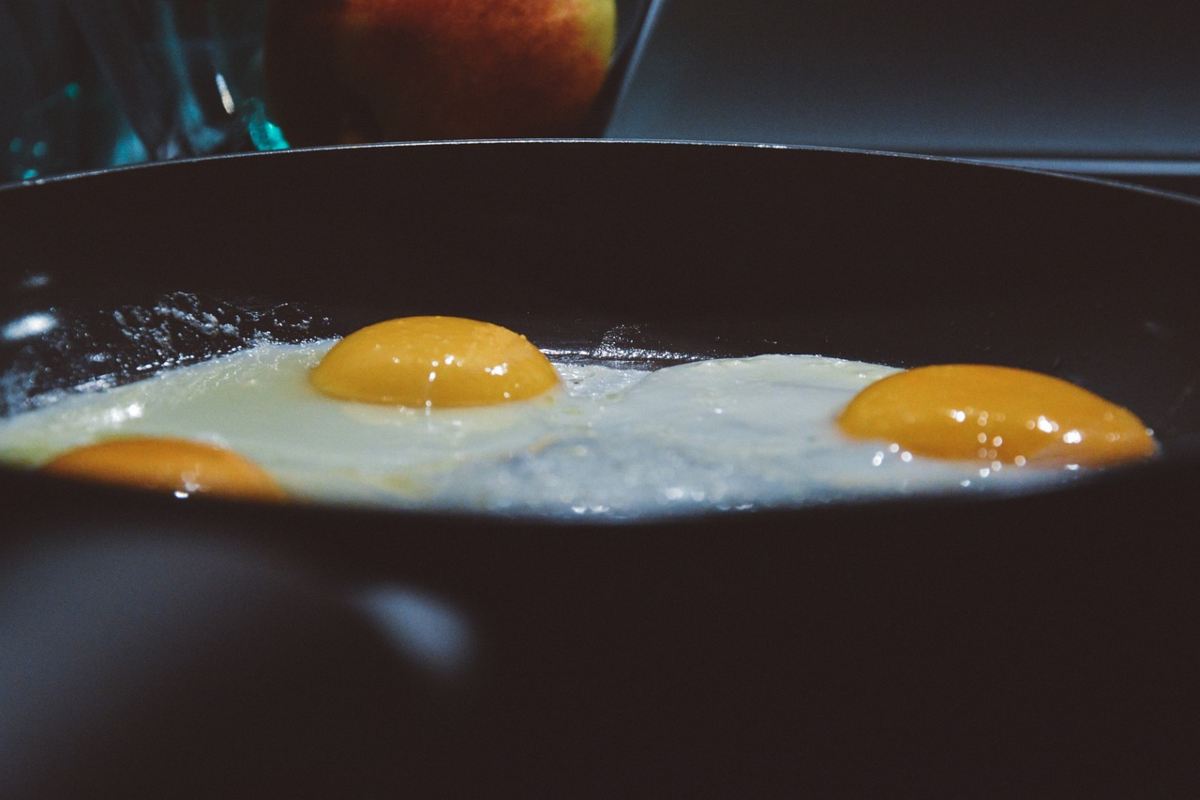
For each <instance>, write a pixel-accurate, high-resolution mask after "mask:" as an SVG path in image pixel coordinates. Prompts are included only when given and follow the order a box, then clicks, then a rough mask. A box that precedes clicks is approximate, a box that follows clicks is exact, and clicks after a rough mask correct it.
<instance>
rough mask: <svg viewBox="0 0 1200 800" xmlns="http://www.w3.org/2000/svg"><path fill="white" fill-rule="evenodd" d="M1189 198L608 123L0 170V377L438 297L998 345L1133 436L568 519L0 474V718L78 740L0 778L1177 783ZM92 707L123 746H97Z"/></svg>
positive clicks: (486, 783) (599, 787)
mask: <svg viewBox="0 0 1200 800" xmlns="http://www.w3.org/2000/svg"><path fill="white" fill-rule="evenodd" d="M168 198H169V199H170V202H166V199H168ZM1196 214H1197V209H1196V207H1195V206H1193V205H1190V204H1187V203H1182V202H1178V201H1173V200H1169V199H1165V198H1162V197H1158V196H1154V195H1151V194H1143V193H1131V192H1124V191H1121V190H1118V189H1114V188H1112V187H1108V186H1100V185H1095V184H1089V183H1081V182H1077V181H1070V180H1065V179H1061V178H1055V177H1047V176H1040V175H1029V174H1026V173H1021V172H1014V171H1009V170H996V169H988V168H981V167H970V166H964V165H960V164H952V163H944V162H938V161H926V160H920V159H905V158H891V157H881V156H867V155H862V154H853V153H830V152H821V151H803V150H791V151H788V150H771V149H758V148H727V147H702V146H665V145H621V144H615V143H604V142H600V143H595V142H593V143H559V144H540V145H539V144H507V145H504V144H487V145H443V146H414V147H385V148H358V149H346V150H332V151H325V152H307V153H303V152H293V153H284V154H279V155H273V156H263V157H259V156H255V157H249V158H244V159H232V160H220V161H210V162H198V163H191V164H174V165H167V166H164V167H156V168H149V169H137V170H131V171H128V172H123V173H113V174H108V175H104V176H100V177H97V178H86V179H78V180H68V181H63V182H61V183H57V184H55V183H49V184H47V185H45V186H41V187H34V188H32V189H18V190H10V191H3V192H0V216H2V218H3V219H5V220H6V224H8V225H9V231H10V232H9V238H8V246H9V249H10V253H11V254H12V257H10V258H9V259H6V260H5V262H4V263H3V264H0V276H2V277H0V279H2V280H3V281H4V283H5V285H6V286H8V287H10V289H9V292H8V294H6V295H5V297H4V301H3V302H4V305H3V307H2V308H3V312H4V318H3V322H4V324H5V326H6V327H5V330H10V331H14V332H21V331H25V332H26V333H25V335H23V336H20V337H10V338H9V339H8V340H6V341H5V342H4V344H3V350H2V351H0V359H2V360H0V365H3V366H2V367H0V368H4V369H7V368H9V367H10V366H11V365H12V364H13V363H14V362H15V361H19V360H20V359H21V358H28V357H29V354H30V353H32V354H34V355H37V354H39V353H40V354H42V355H45V356H47V357H51V356H53V357H54V358H56V359H58V360H59V361H60V362H61V359H62V356H63V355H64V354H65V355H66V356H68V357H69V356H70V355H71V354H72V351H73V349H72V348H70V347H67V348H66V349H65V350H63V351H56V350H55V349H54V347H53V346H51V347H50V349H49V350H45V349H39V348H45V347H47V344H48V343H51V336H50V332H49V331H48V330H46V329H45V324H46V323H47V322H48V321H49V320H54V321H59V320H65V319H67V318H68V317H69V316H70V315H71V314H76V313H83V312H84V311H86V309H92V310H93V313H95V312H94V310H95V309H96V308H112V307H114V306H119V305H121V304H133V303H147V302H152V301H153V300H154V298H155V297H158V296H160V295H161V294H162V293H168V292H176V291H188V292H194V293H196V294H197V295H206V296H210V297H217V298H221V299H225V300H231V299H233V298H240V297H246V296H257V297H258V298H259V300H260V301H262V302H264V303H266V304H267V305H270V304H272V303H276V302H279V301H280V300H281V299H288V300H291V301H294V302H298V303H308V304H314V303H315V304H319V305H323V306H326V307H328V308H329V309H330V310H331V316H333V311H334V310H338V315H337V316H336V318H337V319H338V320H339V324H341V321H344V324H345V325H347V326H348V327H354V326H357V325H358V324H360V323H362V322H367V321H374V320H375V319H378V318H379V317H380V316H391V315H393V314H394V313H398V312H399V313H408V312H414V313H415V312H429V311H434V310H437V311H442V312H444V313H457V314H467V315H473V316H480V317H483V318H487V319H494V320H496V321H497V322H501V323H503V324H506V325H508V326H510V327H513V328H517V329H524V330H527V331H528V333H529V334H530V336H531V338H535V339H537V338H545V339H546V340H547V341H554V340H557V341H559V342H561V343H563V345H564V346H569V345H570V344H571V343H572V339H571V336H570V335H569V333H567V332H570V331H572V330H573V329H574V330H575V331H576V332H575V334H574V336H575V339H574V343H575V344H581V345H582V349H587V348H588V347H594V346H595V345H597V344H598V343H603V341H604V337H605V334H606V333H609V332H613V331H617V332H618V335H621V333H620V332H622V331H623V332H624V333H623V335H625V336H626V337H632V339H631V342H632V343H634V344H637V343H640V344H642V345H644V346H646V347H648V348H652V349H666V350H671V349H678V350H680V351H682V352H699V353H706V354H713V355H717V354H738V353H744V352H746V351H751V352H761V351H762V348H763V343H764V342H771V343H772V345H773V346H778V347H779V349H784V350H790V351H793V352H813V351H815V352H826V353H830V354H832V355H845V356H853V357H858V358H863V359H866V360H874V361H880V362H884V363H897V364H902V365H914V364H918V363H928V362H934V361H947V360H962V359H967V360H981V361H985V362H991V363H1018V364H1020V365H1021V366H1026V367H1030V368H1034V369H1041V370H1044V371H1047V372H1051V373H1054V374H1058V375H1063V376H1066V377H1071V378H1072V379H1074V380H1077V381H1078V382H1080V383H1082V384H1083V385H1086V386H1088V387H1089V388H1093V389H1096V390H1097V391H1099V392H1100V393H1102V394H1105V395H1108V396H1111V397H1112V398H1113V399H1114V400H1117V401H1118V402H1121V403H1122V404H1123V405H1127V406H1129V407H1131V408H1135V409H1138V411H1139V412H1140V413H1142V414H1144V415H1145V417H1146V419H1147V421H1148V422H1149V423H1150V424H1152V425H1153V426H1154V427H1155V428H1156V430H1158V431H1160V434H1161V436H1162V439H1163V441H1164V445H1165V446H1166V454H1165V456H1164V458H1162V459H1161V460H1159V461H1157V462H1155V463H1153V464H1151V465H1149V466H1146V467H1144V468H1136V469H1130V470H1114V471H1112V472H1110V473H1108V474H1107V475H1106V476H1104V477H1102V478H1101V479H1100V480H1097V481H1094V482H1086V483H1083V484H1081V485H1080V486H1078V487H1075V488H1072V489H1071V490H1068V491H1056V492H1049V493H1040V494H1035V495H1030V496H1028V497H1023V498H1019V499H1015V500H1009V499H1006V500H1003V501H991V502H978V503H977V502H957V503H956V502H949V503H948V502H941V501H923V502H915V503H901V504H895V503H893V504H867V505H863V506H856V507H841V508H826V509H811V510H809V511H808V512H804V513H763V514H751V515H735V516H726V517H719V518H714V517H704V518H699V519H695V520H690V521H671V522H666V523H659V524H642V525H629V526H622V527H612V526H606V527H598V526H587V525H581V526H575V527H572V528H571V529H569V530H568V529H564V528H562V527H561V526H555V525H550V524H536V523H528V524H527V523H516V522H513V521H497V520H490V521H489V520H485V519H482V518H479V517H461V516H455V515H422V514H411V515H397V514H390V513H373V512H366V511H344V510H340V509H328V508H320V507H318V508H300V507H287V506H284V507H271V506H257V505H238V504H233V503H221V502H210V503H205V502H197V501H191V500H189V501H184V502H182V503H181V502H180V501H177V500H175V499H173V498H165V497H148V496H145V495H143V494H140V493H135V492H128V491H120V490H113V489H108V488H101V487H95V486H85V485H70V484H66V483H61V482H52V481H49V480H45V479H42V478H40V477H39V476H36V475H30V474H26V473H14V472H4V473H3V474H0V479H2V480H3V490H4V492H5V495H6V513H7V517H6V525H7V531H6V534H5V538H4V540H3V543H2V544H3V552H4V560H3V564H4V570H5V575H4V578H3V580H0V609H3V612H4V613H2V614H0V626H3V635H4V637H5V639H6V641H12V642H18V641H19V642H22V643H24V642H28V643H30V644H29V645H28V646H25V645H22V646H21V647H20V648H18V649H16V650H14V649H12V648H0V676H5V680H4V682H0V687H3V689H4V690H7V691H9V694H8V695H7V696H6V697H5V698H4V703H5V707H6V708H7V709H12V710H13V711H12V713H8V714H5V715H4V716H3V717H0V739H3V738H5V737H9V736H19V737H21V738H20V741H22V742H25V743H33V744H34V745H36V744H37V743H38V742H41V741H51V742H55V743H57V742H71V743H76V742H83V743H87V745H88V746H87V747H81V748H80V749H78V750H70V751H68V752H80V753H83V754H84V755H85V756H86V758H85V757H84V756H81V757H80V759H79V760H74V761H73V760H70V759H69V758H66V757H64V758H62V759H56V760H54V761H49V760H47V759H38V758H35V757H33V756H35V755H36V754H38V753H43V752H50V750H45V749H43V748H40V747H37V746H32V745H31V746H29V747H27V748H26V749H27V750H28V752H29V753H31V755H30V757H29V758H23V759H22V760H21V761H20V764H21V765H22V767H23V769H22V770H21V771H19V772H16V773H14V772H12V771H11V770H10V771H9V772H0V781H5V780H7V781H12V782H15V781H17V780H18V779H19V780H21V781H24V783H22V784H20V786H19V787H18V788H20V787H27V786H34V787H41V788H43V789H45V788H46V787H52V788H55V789H63V787H66V790H65V791H66V793H68V794H70V793H72V790H73V793H76V794H78V793H80V792H81V791H82V789H81V786H85V785H86V786H87V787H88V790H91V791H95V790H96V788H97V787H101V788H109V787H111V788H112V789H113V790H114V791H117V792H123V793H125V794H130V793H138V792H142V793H144V792H145V791H150V792H153V791H157V792H158V793H159V794H171V795H176V796H179V795H186V794H187V793H188V792H191V793H192V794H193V795H196V796H203V795H204V794H205V793H206V792H207V793H208V794H209V795H211V794H212V793H213V792H219V791H222V790H225V791H228V792H231V793H238V790H245V791H244V792H242V793H246V792H258V793H261V792H264V791H268V790H269V789H270V788H272V787H273V788H274V789H276V790H277V789H278V788H279V787H280V786H284V787H287V788H289V789H294V790H295V791H294V793H296V794H300V795H304V794H313V793H319V792H326V793H328V792H332V791H334V788H333V787H338V786H341V787H343V788H344V787H346V786H349V787H351V791H350V792H349V793H351V794H356V793H357V794H359V795H361V796H371V794H372V793H374V794H376V795H377V794H391V793H396V792H400V791H404V790H407V791H414V790H420V791H419V793H421V794H442V793H444V794H454V793H456V792H457V793H465V792H474V793H478V792H479V791H480V790H481V789H482V790H484V791H487V792H491V793H499V792H497V788H498V787H499V789H500V791H503V792H506V793H519V794H525V795H537V796H563V795H571V796H575V795H585V796H586V795H589V794H591V795H604V796H612V795H618V794H622V795H627V794H662V793H668V794H671V793H680V794H683V793H686V794H694V795H703V794H710V795H713V794H715V795H719V796H729V795H745V794H754V795H769V794H775V795H788V796H794V794H795V793H797V792H802V791H815V792H820V793H832V792H836V791H850V792H859V793H868V792H875V793H877V792H879V791H880V790H882V791H885V792H887V791H894V790H896V789H897V788H900V790H901V791H911V792H912V793H916V794H935V793H936V794H966V795H969V794H975V795H978V794H984V795H988V794H991V795H1003V794H1008V793H1011V792H1012V791H1013V790H1014V789H1015V790H1016V791H1018V792H1025V793H1031V794H1037V793H1039V792H1044V793H1047V794H1059V795H1061V794H1069V793H1072V792H1078V791H1081V790H1084V791H1086V790H1093V791H1094V792H1103V791H1111V790H1113V788H1114V787H1121V789H1122V790H1126V789H1127V790H1128V791H1129V792H1133V791H1134V790H1135V787H1136V791H1139V792H1140V791H1145V790H1146V789H1147V787H1149V789H1150V791H1151V792H1152V793H1155V792H1158V793H1167V792H1168V791H1169V790H1172V789H1177V787H1179V786H1180V785H1186V784H1185V782H1192V783H1194V769H1193V766H1194V758H1193V757H1192V753H1191V748H1190V747H1189V746H1188V743H1189V742H1190V739H1189V737H1188V731H1189V730H1192V729H1193V728H1194V715H1193V714H1191V712H1190V709H1191V706H1190V705H1189V703H1188V701H1187V699H1186V697H1185V695H1186V694H1188V692H1187V689H1188V688H1190V685H1191V676H1192V672H1193V669H1192V666H1193V664H1194V654H1195V646H1194V635H1193V632H1194V631H1193V629H1194V624H1193V618H1194V614H1192V613H1191V611H1190V609H1192V607H1193V606H1194V602H1195V600H1194V596H1193V595H1194V591H1193V587H1194V580H1193V575H1192V572H1193V570H1192V565H1194V564H1195V563H1196V559H1197V545H1196V539H1195V530H1197V529H1200V504H1196V503H1192V502H1190V499H1191V498H1192V497H1193V496H1194V494H1195V487H1196V486H1197V485H1198V484H1197V482H1198V481H1200V467H1198V466H1197V465H1198V463H1200V462H1198V461H1197V458H1196V449H1195V448H1196V432H1197V429H1198V427H1200V409H1198V407H1197V403H1198V402H1200V399H1198V398H1197V395H1196V393H1195V392H1194V386H1195V380H1196V376H1197V374H1200V368H1198V365H1200V358H1198V357H1197V350H1196V347H1197V342H1200V332H1198V331H1197V329H1196V326H1197V324H1198V323H1197V320H1196V315H1195V314H1194V310H1193V309H1192V307H1191V305H1192V299H1191V297H1190V296H1189V295H1188V293H1187V292H1185V291H1182V290H1179V291H1174V290H1173V289H1175V288H1176V287H1177V286H1178V277H1177V276H1178V275H1179V274H1180V273H1181V272H1186V271H1187V270H1188V269H1190V265H1191V264H1192V259H1193V255H1194V253H1195V252H1196V250H1197V245H1198V244H1200V242H1197V241H1196V237H1197V236H1198V234H1197V231H1200V227H1198V226H1196V225H1195V216H1196ZM64 219H65V220H70V221H71V235H70V236H64V235H62V228H61V220H64ZM181 243H186V244H181ZM1051 267H1053V269H1050V268H1051ZM341 310H345V312H346V313H345V316H341ZM38 315H43V316H38ZM31 318H32V320H33V321H32V322H28V320H30V319H31ZM39 319H40V320H42V323H40V325H41V330H39V324H38V323H37V320H39ZM21 320H26V321H27V323H26V324H25V325H23V326H18V327H16V328H11V327H9V326H11V325H13V324H15V323H17V322H19V321H21ZM580 326H581V327H582V329H583V331H584V333H583V335H580V334H579V332H578V330H579V328H580ZM622 326H634V327H633V328H629V327H624V328H623V327H622ZM68 329H69V328H68ZM59 330H62V329H59ZM76 352H77V351H76ZM22 354H25V355H22ZM151 355H152V354H151ZM62 377H63V376H62V374H60V373H55V375H52V376H50V377H49V378H48V380H49V381H51V382H53V381H54V380H59V379H61V378H62ZM81 576H82V577H81ZM68 589H69V590H68ZM172 604H174V605H172ZM40 632H53V634H54V635H53V636H48V635H42V634H41V633H40ZM18 637H20V638H18ZM35 645H36V646H35ZM31 659H32V660H31ZM84 662H86V663H87V664H89V665H93V666H95V668H94V669H89V670H81V669H78V668H77V667H76V666H75V665H77V664H79V663H84ZM31 663H32V664H34V666H35V668H34V669H33V670H32V671H31V670H30V669H29V665H30V664H31ZM12 676H16V679H14V678H13V677H12ZM18 679H19V680H18ZM13 687H15V688H16V689H18V691H12V688H13ZM97 697H103V698H105V700H106V702H105V703H103V704H101V703H97V702H96V698H97ZM247 698H250V699H251V700H252V701H253V702H248V700H247ZM47 711H51V712H53V713H49V714H48V713H47ZM114 721H122V722H123V723H124V724H125V727H124V728H123V730H125V731H126V735H125V736H119V737H115V736H105V735H101V734H104V733H107V732H110V731H112V730H114V729H116V728H117V726H116V725H115V724H114ZM325 721H328V722H329V724H327V725H325V724H318V723H320V722H325ZM40 726H47V727H40ZM1188 726H1193V728H1189V727H1188ZM1176 731H1179V733H1176ZM35 734H36V735H35ZM37 736H46V737H49V739H47V740H43V739H38V738H37ZM1064 742H1069V743H1071V746H1070V747H1067V746H1064V745H1063V743H1064ZM72 746H74V745H72ZM64 747H65V746H64ZM22 752H25V751H22ZM247 752H252V753H254V754H255V757H254V758H247V757H246V756H245V753H247ZM196 753H201V754H203V756H202V757H195V755H194V754H196ZM296 753H301V754H303V757H302V758H296V757H295V754H296ZM398 753H399V754H404V755H403V756H399V757H398V755H397V754H398ZM64 763H70V764H71V765H78V767H79V770H78V771H72V770H71V769H64V768H63V767H62V765H63V764H64ZM97 765H99V766H97ZM128 765H136V767H129V766H128ZM73 782H78V783H73ZM8 785H13V786H17V784H15V783H10V784H7V785H5V786H4V788H5V789H7V788H8ZM164 787H165V789H164ZM214 787H216V788H214ZM230 787H232V789H231V788H230ZM3 793H5V794H6V795H12V796H20V793H19V792H18V791H17V790H16V789H14V790H13V791H11V792H3ZM62 793H63V792H62V791H60V792H59V794H62ZM47 794H48V792H46V791H43V792H42V795H43V796H46V795H47ZM35 796H36V795H35Z"/></svg>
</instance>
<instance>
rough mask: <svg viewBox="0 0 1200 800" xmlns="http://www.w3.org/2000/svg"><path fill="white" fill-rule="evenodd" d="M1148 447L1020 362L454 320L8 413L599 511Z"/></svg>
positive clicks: (157, 479)
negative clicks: (618, 351)
mask: <svg viewBox="0 0 1200 800" xmlns="http://www.w3.org/2000/svg"><path fill="white" fill-rule="evenodd" d="M1043 429H1045V430H1043ZM980 437H983V438H980ZM1155 448H1156V445H1155V444H1154V440H1153V438H1152V437H1151V435H1150V433H1149V432H1148V431H1147V430H1146V428H1145V426H1144V425H1142V423H1141V422H1140V420H1138V419H1137V418H1136V417H1135V416H1134V415H1133V414H1131V413H1130V412H1128V411H1126V410H1125V409H1122V408H1120V407H1118V406H1115V405H1112V404H1110V403H1107V401H1104V400H1103V399H1101V398H1099V397H1097V396H1095V395H1092V394H1090V393H1088V392H1085V391H1084V390H1083V389H1079V388H1078V387H1075V386H1072V385H1071V384H1069V383H1065V382H1063V381H1058V380H1057V379H1054V378H1050V377H1048V376H1044V375H1038V374H1036V373H1028V372H1024V371H1021V370H1006V369H1005V368H1002V367H983V366H951V367H936V368H923V369H916V370H911V371H902V370H898V369H894V368H892V367H886V366H881V365H876V364H867V363H862V362H854V361H846V360H842V359H836V358H827V357H822V356H812V355H762V356H755V357H750V358H731V359H713V360H707V361H697V362H692V363H685V364H680V365H676V366H670V367H665V368H661V369H657V370H654V371H650V370H644V369H629V368H624V369H622V368H615V367H612V366H605V365H601V364H577V363H557V364H551V363H550V361H548V360H547V359H546V357H545V356H544V355H543V354H542V353H541V352H540V351H539V350H538V349H537V348H536V347H534V345H532V344H531V343H529V342H528V341H527V340H526V339H524V337H521V336H519V335H518V334H515V333H513V332H512V331H508V330H507V329H504V328H500V327H499V326H494V325H489V324H487V323H479V322H474V321H471V320H460V319H456V318H447V317H417V318H407V319H404V320H392V321H389V322H384V323H379V324H377V325H373V326H369V327H367V328H364V329H362V330H361V331H358V332H357V333H355V334H352V335H350V336H348V337H346V338H345V339H342V340H339V341H334V340H325V341H319V342H313V343H309V344H302V345H296V344H278V343H266V344H260V345H258V346H255V347H252V348H249V349H246V350H242V351H240V352H236V353H233V354H231V355H227V356H222V357H219V358H216V359H213V360H210V361H207V362H204V363H201V364H196V365H192V366H187V367H181V368H177V369H173V370H169V371H166V372H163V373H160V374H159V375H157V376H155V377H152V378H149V379H146V380H142V381H138V382H136V383H132V384H127V385H125V386H121V387H117V388H113V389H109V390H107V391H104V392H99V393H95V394H81V395H75V396H71V397H67V398H65V399H62V400H60V401H59V402H57V403H53V404H50V405H47V406H45V407H43V408H39V409H37V410H34V411H29V412H26V413H22V414H18V415H15V416H13V417H11V418H9V419H6V420H3V421H2V422H0V457H2V458H4V459H5V460H7V461H10V462H16V463H20V464H24V465H27V466H30V467H34V468H38V467H41V468H46V469H48V470H49V471H51V472H54V473H57V474H66V475H71V476H89V475H90V476H92V477H99V478H101V479H106V480H114V481H120V482H126V483H133V484H135V485H139V486H145V487H151V488H160V489H163V490H170V491H174V492H176V493H177V494H180V495H181V496H183V495H189V494H191V493H195V492H202V491H205V490H206V489H208V490H211V491H213V492H215V493H223V494H233V495H238V496H246V497H256V498H278V497H281V496H287V497H288V498H291V499H294V500H301V501H303V500H316V501H324V502H334V503H347V502H348V503H369V504H376V505H384V506H389V507H395V508H404V509H426V510H453V511H475V512H494V513H504V514H518V515H538V516H550V517H575V516H593V515H600V516H604V517H608V518H614V519H627V518H643V517H658V516H663V515H668V514H675V513H690V512H702V511H728V510H745V509H756V508H771V507H794V506H801V505H808V504H819V503H830V502H846V501H854V500H862V499H871V498H881V497H894V496H907V495H911V494H914V493H926V492H933V493H945V492H980V491H998V492H1009V491H1018V490H1026V489H1028V488H1033V487H1039V486H1047V485H1053V484H1055V483H1058V482H1061V481H1065V480H1071V479H1073V478H1074V477H1075V475H1076V474H1077V473H1078V471H1079V469H1080V466H1081V465H1082V467H1083V468H1084V469H1086V468H1088V467H1091V466H1103V465H1106V464H1110V463H1116V462H1119V461H1123V460H1130V459H1136V458H1143V457H1146V456H1148V455H1152V454H1153V452H1154V450H1155Z"/></svg>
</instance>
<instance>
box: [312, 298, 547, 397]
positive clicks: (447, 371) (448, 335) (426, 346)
mask: <svg viewBox="0 0 1200 800" xmlns="http://www.w3.org/2000/svg"><path fill="white" fill-rule="evenodd" d="M309 380H310V381H311V382H312V385H313V386H314V387H316V388H317V390H318V391H321V392H323V393H324V394H327V395H330V396H332V397H336V398H339V399H341V400H357V401H359V402H363V403H383V404H391V405H401V406H411V407H424V408H437V407H462V406H486V405H495V404H498V403H506V402H509V401H512V400H526V399H529V398H531V397H536V396H537V395H540V394H542V393H544V392H546V391H547V390H549V389H551V388H553V387H554V386H557V385H558V373H557V372H555V371H554V367H553V366H552V365H551V364H550V362H549V361H548V360H547V359H546V357H545V356H544V355H542V353H541V351H540V350H538V349H537V348H536V347H534V346H533V345H532V344H531V343H530V342H529V340H528V339H526V338H525V337H524V336H521V335H520V334H518V333H514V332H513V331H510V330H509V329H508V328H502V327H500V326H499V325H493V324H491V323H489V322H478V321H476V320H471V319H462V318H460V317H403V318H401V319H392V320H388V321H386V322H380V323H377V324H375V325H369V326H367V327H365V328H362V329H361V330H358V331H355V332H354V333H352V334H350V335H349V336H347V337H346V338H345V339H342V340H341V341H340V342H338V343H337V344H336V345H334V346H333V348H332V349H330V351H329V352H328V353H326V354H325V357H324V358H323V359H321V363H320V364H318V365H317V366H316V367H314V368H313V370H312V371H311V372H310V373H309Z"/></svg>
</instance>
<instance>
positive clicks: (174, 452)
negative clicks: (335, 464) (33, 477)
mask: <svg viewBox="0 0 1200 800" xmlns="http://www.w3.org/2000/svg"><path fill="white" fill-rule="evenodd" d="M42 469H43V470H44V471H46V472H49V473H52V474H55V475H63V476H66V477H72V478H86V479H89V480H97V481H104V482H106V483H120V484H125V485H127V486H136V487H138V488H142V489H155V490H159V491H168V492H175V493H177V494H187V495H191V494H197V493H208V494H214V495H223V496H226V497H242V498H253V499H259V500H282V499H283V498H284V493H283V491H282V490H281V489H280V488H279V486H278V485H277V484H276V483H275V481H274V480H273V479H272V478H271V476H270V475H268V474H267V473H266V472H264V471H263V469H262V468H261V467H259V466H257V465H256V464H253V463H251V462H250V461H247V460H246V459H245V458H242V457H241V456H240V455H238V454H237V453H234V452H232V451H230V450H226V449H224V448H221V447H216V446H214V445H210V444H203V443H200V442H193V441H189V440H187V439H172V438H157V437H130V438H123V439H112V440H109V441H106V442H100V443H99V444H93V445H87V446H85V447H77V448H75V449H74V450H68V451H67V452H66V453H63V454H62V455H60V456H58V457H57V458H55V459H53V460H52V461H50V462H49V463H48V464H46V465H45V466H44V467H42Z"/></svg>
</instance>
